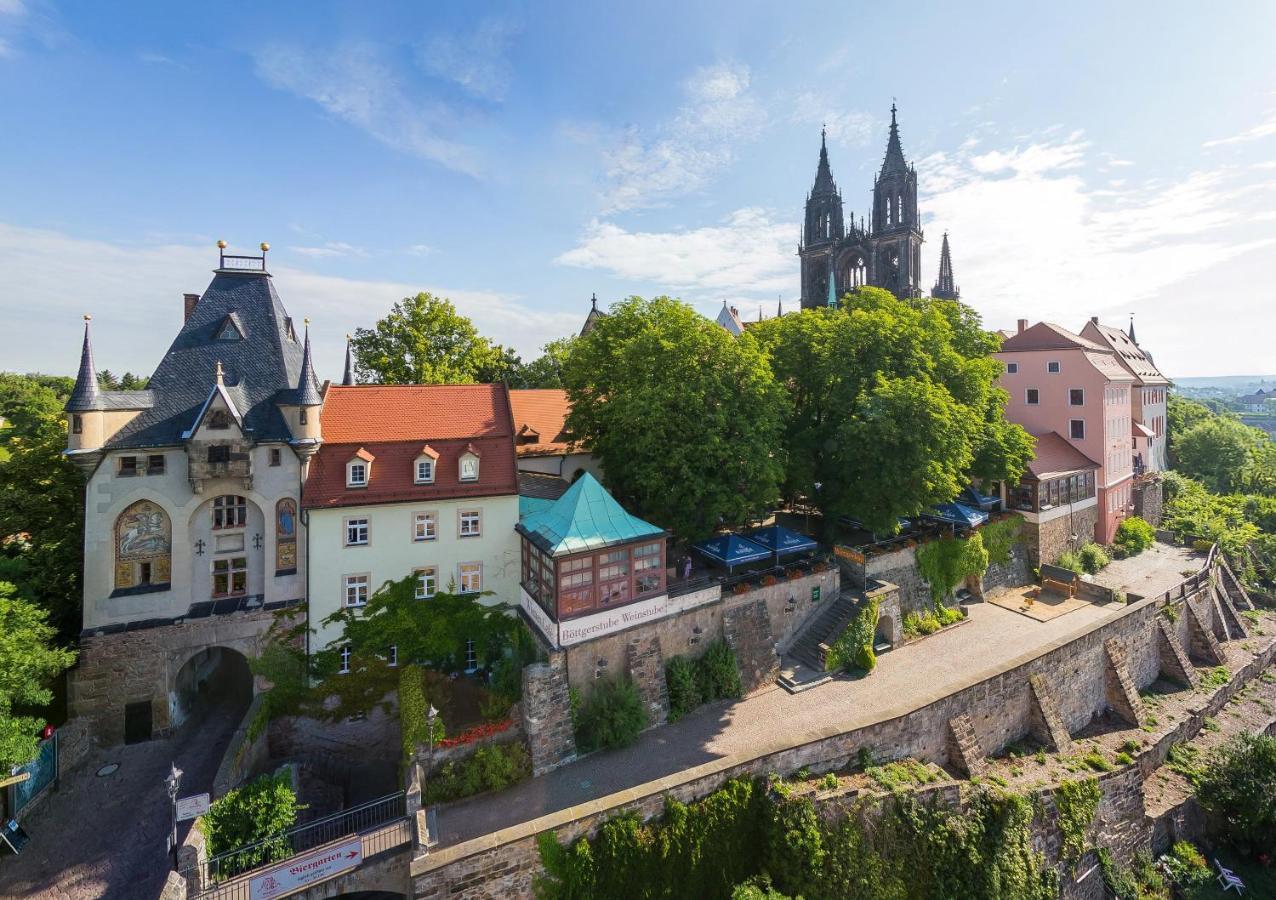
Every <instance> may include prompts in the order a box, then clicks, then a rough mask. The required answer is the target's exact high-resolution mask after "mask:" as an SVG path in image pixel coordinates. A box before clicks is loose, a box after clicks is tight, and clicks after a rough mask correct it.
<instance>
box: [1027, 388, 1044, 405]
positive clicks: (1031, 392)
mask: <svg viewBox="0 0 1276 900" xmlns="http://www.w3.org/2000/svg"><path fill="white" fill-rule="evenodd" d="M1023 402H1024V403H1027V404H1028V405H1029V406H1036V405H1037V404H1038V403H1040V402H1041V392H1040V391H1039V390H1037V389H1036V388H1028V389H1027V390H1026V391H1024V393H1023Z"/></svg>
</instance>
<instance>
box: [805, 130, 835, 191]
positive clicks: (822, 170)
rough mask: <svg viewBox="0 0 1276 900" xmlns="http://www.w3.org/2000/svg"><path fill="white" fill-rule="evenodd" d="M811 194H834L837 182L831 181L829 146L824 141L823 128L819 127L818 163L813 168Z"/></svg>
mask: <svg viewBox="0 0 1276 900" xmlns="http://www.w3.org/2000/svg"><path fill="white" fill-rule="evenodd" d="M811 193H812V194H836V193H837V184H836V183H835V182H834V181H833V170H832V169H830V168H829V148H828V144H827V143H826V141H825V129H823V128H821V129H820V164H819V166H818V167H817V168H816V170H815V187H813V188H811Z"/></svg>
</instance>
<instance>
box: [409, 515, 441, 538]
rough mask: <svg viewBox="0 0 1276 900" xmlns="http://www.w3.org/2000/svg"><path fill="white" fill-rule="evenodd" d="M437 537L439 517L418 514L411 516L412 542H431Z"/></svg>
mask: <svg viewBox="0 0 1276 900" xmlns="http://www.w3.org/2000/svg"><path fill="white" fill-rule="evenodd" d="M438 536H439V515H438V513H432V512H419V513H414V514H413V515H412V540H414V541H432V540H435V539H436V538H437V537H438Z"/></svg>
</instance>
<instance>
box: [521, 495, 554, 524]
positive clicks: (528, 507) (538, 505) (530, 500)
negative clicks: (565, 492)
mask: <svg viewBox="0 0 1276 900" xmlns="http://www.w3.org/2000/svg"><path fill="white" fill-rule="evenodd" d="M554 502H555V501H553V500H548V499H546V498H544V497H528V496H527V495H525V494H519V495H518V517H519V519H520V520H522V519H526V518H527V517H528V516H530V515H531V514H532V513H534V512H540V511H541V510H545V509H549V508H550V507H551V506H553V505H554Z"/></svg>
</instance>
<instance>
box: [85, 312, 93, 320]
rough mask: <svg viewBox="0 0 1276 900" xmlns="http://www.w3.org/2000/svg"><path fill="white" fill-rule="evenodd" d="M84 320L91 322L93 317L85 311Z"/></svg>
mask: <svg viewBox="0 0 1276 900" xmlns="http://www.w3.org/2000/svg"><path fill="white" fill-rule="evenodd" d="M84 321H86V322H92V321H93V317H92V316H91V315H89V314H88V313H85V314H84Z"/></svg>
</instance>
